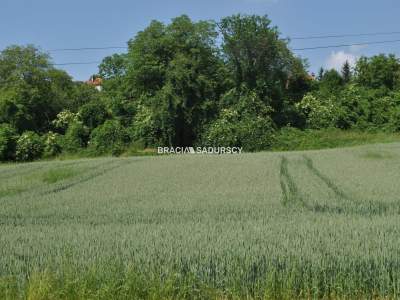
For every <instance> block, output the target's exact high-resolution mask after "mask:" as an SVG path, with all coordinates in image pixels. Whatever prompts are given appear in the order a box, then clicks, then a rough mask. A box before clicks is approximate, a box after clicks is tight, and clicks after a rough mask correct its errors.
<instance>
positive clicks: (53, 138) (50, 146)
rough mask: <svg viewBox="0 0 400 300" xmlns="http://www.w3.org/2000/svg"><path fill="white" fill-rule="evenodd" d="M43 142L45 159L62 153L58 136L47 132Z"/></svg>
mask: <svg viewBox="0 0 400 300" xmlns="http://www.w3.org/2000/svg"><path fill="white" fill-rule="evenodd" d="M43 140H44V156H45V157H54V156H56V155H58V154H60V153H61V152H62V141H61V136H60V135H59V134H57V133H54V132H52V131H49V132H48V133H47V134H45V135H44V136H43Z"/></svg>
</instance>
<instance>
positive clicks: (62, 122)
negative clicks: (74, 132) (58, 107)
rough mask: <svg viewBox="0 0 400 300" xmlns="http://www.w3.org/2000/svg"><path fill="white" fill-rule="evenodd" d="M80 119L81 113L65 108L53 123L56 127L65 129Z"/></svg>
mask: <svg viewBox="0 0 400 300" xmlns="http://www.w3.org/2000/svg"><path fill="white" fill-rule="evenodd" d="M78 121H79V114H76V113H73V112H70V111H69V110H63V111H62V112H60V113H59V114H58V115H57V118H56V119H55V120H54V121H53V122H52V124H53V125H54V126H55V127H56V128H58V129H60V130H62V131H65V130H66V129H67V128H68V126H69V125H70V124H72V123H76V122H78Z"/></svg>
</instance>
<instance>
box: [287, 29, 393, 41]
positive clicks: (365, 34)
mask: <svg viewBox="0 0 400 300" xmlns="http://www.w3.org/2000/svg"><path fill="white" fill-rule="evenodd" d="M397 34H400V31H390V32H373V33H353V34H332V35H311V36H303V37H289V39H291V40H317V39H331V38H344V37H362V36H380V35H397Z"/></svg>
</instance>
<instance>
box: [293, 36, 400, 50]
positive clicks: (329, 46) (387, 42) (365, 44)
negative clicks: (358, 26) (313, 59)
mask: <svg viewBox="0 0 400 300" xmlns="http://www.w3.org/2000/svg"><path fill="white" fill-rule="evenodd" d="M398 42H400V39H399V40H389V41H377V42H365V43H354V44H339V45H328V46H316V47H305V48H293V50H294V51H303V50H316V49H329V48H342V47H351V46H368V45H379V44H390V43H398Z"/></svg>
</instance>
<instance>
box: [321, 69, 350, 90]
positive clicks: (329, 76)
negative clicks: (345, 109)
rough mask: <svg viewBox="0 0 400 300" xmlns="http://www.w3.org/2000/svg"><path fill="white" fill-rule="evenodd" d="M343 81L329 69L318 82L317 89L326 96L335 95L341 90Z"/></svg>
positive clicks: (333, 70) (337, 73)
mask: <svg viewBox="0 0 400 300" xmlns="http://www.w3.org/2000/svg"><path fill="white" fill-rule="evenodd" d="M343 84H344V80H343V78H342V76H341V75H340V74H339V72H338V71H336V70H335V69H331V70H328V71H325V72H324V76H323V77H322V80H320V82H319V88H320V90H321V91H322V92H325V93H327V94H331V93H337V92H338V91H339V90H340V89H342V88H343Z"/></svg>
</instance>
